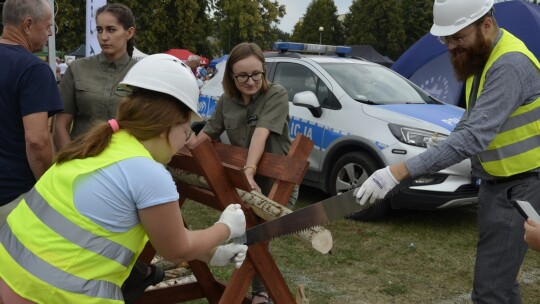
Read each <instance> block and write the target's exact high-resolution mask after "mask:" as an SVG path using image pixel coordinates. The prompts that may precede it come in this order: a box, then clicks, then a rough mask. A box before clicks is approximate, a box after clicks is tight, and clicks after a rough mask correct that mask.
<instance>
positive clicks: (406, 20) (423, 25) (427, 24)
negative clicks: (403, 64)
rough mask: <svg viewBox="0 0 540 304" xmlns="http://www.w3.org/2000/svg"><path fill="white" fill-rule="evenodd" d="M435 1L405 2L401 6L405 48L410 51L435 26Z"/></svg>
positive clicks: (406, 0) (413, 0)
mask: <svg viewBox="0 0 540 304" xmlns="http://www.w3.org/2000/svg"><path fill="white" fill-rule="evenodd" d="M432 12H433V0H404V1H402V4H401V15H402V18H403V28H404V29H405V41H404V47H405V49H404V50H406V49H408V48H409V47H410V46H411V45H413V44H414V43H415V42H416V41H417V40H418V39H420V38H421V37H422V36H424V35H425V34H426V33H428V32H429V29H430V28H431V25H432V24H433V13H432Z"/></svg>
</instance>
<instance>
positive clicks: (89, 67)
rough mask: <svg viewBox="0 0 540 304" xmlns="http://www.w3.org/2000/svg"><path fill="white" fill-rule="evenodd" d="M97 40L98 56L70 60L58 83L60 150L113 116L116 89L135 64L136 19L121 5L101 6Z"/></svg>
mask: <svg viewBox="0 0 540 304" xmlns="http://www.w3.org/2000/svg"><path fill="white" fill-rule="evenodd" d="M94 30H95V31H96V32H97V39H98V42H99V46H100V47H101V53H100V54H98V55H95V56H91V57H86V58H81V59H77V60H75V61H73V62H72V63H71V64H70V65H69V67H68V69H67V70H66V72H65V73H64V76H63V77H62V80H61V81H60V86H59V89H60V96H61V97H62V101H63V103H64V111H63V112H60V113H58V114H57V115H56V118H55V126H54V143H55V146H56V149H57V150H60V149H61V148H62V147H64V146H65V145H66V144H67V143H69V142H70V141H71V140H73V139H74V138H76V137H77V136H80V135H81V134H83V133H85V132H86V131H88V129H90V128H91V127H92V125H93V124H94V123H95V122H96V121H97V120H101V121H106V120H108V119H110V118H113V117H114V116H116V110H117V108H118V104H119V103H120V101H121V99H122V97H121V96H118V95H117V94H116V93H115V89H116V86H118V83H119V82H120V80H122V79H123V78H124V76H126V74H127V72H128V71H129V69H131V67H133V65H134V64H135V63H136V61H135V59H133V58H131V56H132V55H133V50H134V42H133V41H134V39H135V38H134V37H135V17H134V16H133V12H132V11H131V9H130V8H129V7H127V6H125V5H123V4H120V3H113V4H108V5H105V6H102V7H100V8H99V9H98V10H97V12H96V28H95V29H94Z"/></svg>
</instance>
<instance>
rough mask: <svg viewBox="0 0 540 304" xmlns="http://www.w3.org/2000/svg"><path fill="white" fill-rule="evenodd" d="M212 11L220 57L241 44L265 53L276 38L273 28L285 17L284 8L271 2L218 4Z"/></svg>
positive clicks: (226, 1)
mask: <svg viewBox="0 0 540 304" xmlns="http://www.w3.org/2000/svg"><path fill="white" fill-rule="evenodd" d="M216 7H217V11H216V12H215V13H214V22H215V24H216V29H217V31H216V34H215V35H216V36H217V37H219V38H220V39H219V40H220V41H221V48H222V50H223V52H224V53H229V52H230V50H231V49H232V48H233V47H234V46H235V45H236V44H238V43H240V42H244V41H249V42H255V43H257V44H258V45H259V46H260V47H261V48H262V49H269V48H270V47H271V46H272V44H273V42H274V41H275V40H276V39H277V38H278V32H277V31H276V30H275V24H277V23H278V22H279V20H280V19H281V18H283V16H284V15H285V6H283V5H280V4H279V3H278V2H277V1H271V0H253V1H245V0H218V1H217V2H216Z"/></svg>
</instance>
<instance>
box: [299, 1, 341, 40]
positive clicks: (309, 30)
mask: <svg viewBox="0 0 540 304" xmlns="http://www.w3.org/2000/svg"><path fill="white" fill-rule="evenodd" d="M321 26H322V27H323V31H322V35H321V32H320V31H319V28H320V27H321ZM291 38H292V39H293V40H294V41H298V42H305V43H317V44H318V43H319V42H320V41H321V42H322V44H330V45H337V44H343V43H344V42H345V37H344V34H343V25H342V24H341V22H340V21H339V20H338V15H337V8H336V5H335V4H334V1H333V0H313V1H312V2H311V3H310V4H309V6H308V8H307V10H306V13H305V14H304V17H303V20H302V22H298V23H296V25H295V26H294V30H293V35H292V37H291Z"/></svg>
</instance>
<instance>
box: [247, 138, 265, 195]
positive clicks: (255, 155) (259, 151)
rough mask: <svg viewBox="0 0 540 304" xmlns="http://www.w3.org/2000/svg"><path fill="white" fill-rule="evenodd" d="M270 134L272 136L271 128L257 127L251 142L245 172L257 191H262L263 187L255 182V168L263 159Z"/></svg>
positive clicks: (252, 186)
mask: <svg viewBox="0 0 540 304" xmlns="http://www.w3.org/2000/svg"><path fill="white" fill-rule="evenodd" d="M268 136H270V130H268V129H266V128H255V132H253V136H252V137H251V142H250V143H249V149H248V156H247V159H246V169H245V170H244V172H245V173H246V177H247V178H248V181H249V184H250V185H251V188H252V189H253V190H256V191H257V192H261V188H260V187H259V186H258V185H257V183H256V182H255V179H254V176H255V173H256V170H255V169H253V168H256V167H257V164H258V163H259V161H260V160H261V157H262V155H263V153H264V148H265V145H266V139H267V138H268Z"/></svg>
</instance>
